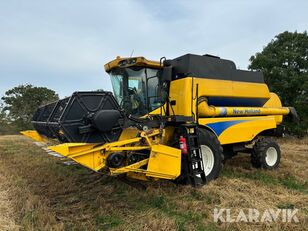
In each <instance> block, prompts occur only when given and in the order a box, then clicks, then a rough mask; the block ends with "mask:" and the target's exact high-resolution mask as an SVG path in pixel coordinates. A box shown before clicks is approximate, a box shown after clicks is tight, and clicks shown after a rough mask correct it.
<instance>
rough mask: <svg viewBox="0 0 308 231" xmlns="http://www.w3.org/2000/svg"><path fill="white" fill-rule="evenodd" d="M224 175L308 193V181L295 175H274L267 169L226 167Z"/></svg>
mask: <svg viewBox="0 0 308 231" xmlns="http://www.w3.org/2000/svg"><path fill="white" fill-rule="evenodd" d="M222 175H223V176H225V177H228V178H245V179H251V180H257V181H260V182H262V183H263V184H265V185H268V186H272V185H280V186H283V187H285V188H287V189H290V190H295V191H300V192H303V193H306V194H308V181H305V182H304V183H301V182H299V181H297V180H296V179H295V177H293V176H288V177H285V178H282V177H278V178H277V177H274V176H271V175H269V174H267V173H266V171H265V170H257V171H256V172H249V173H244V172H237V171H235V170H233V169H230V168H225V169H224V170H223V171H222Z"/></svg>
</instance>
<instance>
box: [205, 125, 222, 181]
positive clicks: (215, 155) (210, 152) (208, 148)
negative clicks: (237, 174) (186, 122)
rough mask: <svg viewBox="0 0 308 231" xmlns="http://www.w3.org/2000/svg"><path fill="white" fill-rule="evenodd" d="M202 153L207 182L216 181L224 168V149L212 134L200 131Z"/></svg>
mask: <svg viewBox="0 0 308 231" xmlns="http://www.w3.org/2000/svg"><path fill="white" fill-rule="evenodd" d="M199 143H200V152H201V156H202V160H203V167H204V173H205V175H206V178H207V181H208V182H209V181H211V180H214V179H216V178H217V177H218V176H219V174H220V172H221V170H222V167H223V159H224V156H223V149H222V147H221V145H220V143H219V141H218V139H217V137H216V135H215V134H213V133H212V132H210V131H208V130H205V129H199Z"/></svg>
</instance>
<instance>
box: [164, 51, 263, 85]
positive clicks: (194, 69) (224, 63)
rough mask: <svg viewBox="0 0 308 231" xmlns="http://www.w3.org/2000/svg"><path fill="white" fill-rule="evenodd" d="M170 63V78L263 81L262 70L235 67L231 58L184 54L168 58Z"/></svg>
mask: <svg viewBox="0 0 308 231" xmlns="http://www.w3.org/2000/svg"><path fill="white" fill-rule="evenodd" d="M168 63H169V64H170V65H172V67H173V68H172V70H173V71H172V79H173V80H175V79H179V78H185V77H188V76H189V77H198V78H207V79H220V80H231V81H241V82H252V83H264V77H263V74H262V72H255V71H245V70H239V69H236V66H235V63H234V62H233V61H231V60H226V59H221V58H219V57H217V56H213V55H194V54H186V55H183V56H180V57H178V58H175V59H172V60H168Z"/></svg>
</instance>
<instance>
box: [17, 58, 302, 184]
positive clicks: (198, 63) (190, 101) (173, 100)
mask: <svg viewBox="0 0 308 231" xmlns="http://www.w3.org/2000/svg"><path fill="white" fill-rule="evenodd" d="M105 70H106V72H107V73H108V74H109V75H110V77H111V82H112V85H113V94H112V93H111V92H75V93H74V94H73V95H72V96H71V97H68V98H65V99H62V100H59V101H58V102H54V103H52V104H49V105H46V106H43V107H40V108H39V109H38V110H37V112H36V113H35V115H34V118H33V126H34V128H35V129H36V131H25V132H24V133H23V134H25V135H27V136H29V137H32V138H34V139H36V140H38V141H44V140H45V139H46V137H47V138H52V139H57V140H58V141H59V142H60V143H61V144H59V145H56V146H51V147H49V148H50V149H51V150H54V151H55V152H58V153H60V154H61V155H63V156H66V157H68V158H70V159H72V160H74V161H76V162H78V163H80V164H81V165H83V166H85V167H88V168H90V169H92V170H94V171H102V172H106V173H108V174H110V175H119V174H125V175H126V176H127V177H130V178H135V179H139V180H157V179H169V180H175V181H176V182H179V183H191V184H193V185H202V184H205V183H206V182H207V181H210V180H213V179H215V178H217V177H218V176H219V173H220V171H221V169H222V166H223V163H224V161H225V160H226V159H228V158H231V157H232V156H234V155H235V154H236V153H237V152H246V153H249V154H251V162H252V165H253V166H255V167H259V168H265V169H273V168H276V167H277V166H278V164H279V162H280V156H281V153H280V149H279V146H278V144H277V143H276V142H274V141H272V140H271V139H269V138H268V136H281V135H283V132H284V128H283V126H281V125H280V124H281V122H282V119H283V116H284V115H288V114H291V115H294V116H296V111H295V110H294V108H287V107H282V105H281V102H280V100H279V97H278V96H277V95H276V94H275V93H272V92H269V89H268V87H267V85H266V84H265V83H264V79H263V75H262V73H261V72H252V71H243V70H238V69H236V67H235V64H234V63H233V62H232V61H229V60H224V59H220V58H219V57H215V56H211V55H204V56H199V55H192V54H187V55H184V56H181V57H179V58H176V59H173V60H166V59H165V58H162V59H161V60H160V62H155V61H149V60H147V59H145V58H143V57H134V58H120V57H117V58H116V59H115V60H113V61H111V62H109V63H107V64H106V65H105ZM261 137H262V138H261Z"/></svg>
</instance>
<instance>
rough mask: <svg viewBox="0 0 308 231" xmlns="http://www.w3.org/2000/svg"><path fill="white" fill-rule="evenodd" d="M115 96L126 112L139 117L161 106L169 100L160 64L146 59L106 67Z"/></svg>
mask: <svg viewBox="0 0 308 231" xmlns="http://www.w3.org/2000/svg"><path fill="white" fill-rule="evenodd" d="M105 69H106V71H107V72H108V74H109V75H110V78H111V83H112V87H113V93H114V96H115V98H116V100H117V102H118V103H119V105H120V106H121V108H123V109H124V110H125V111H126V112H127V113H129V114H131V115H133V116H136V117H140V116H143V115H146V114H148V113H150V112H152V111H153V110H155V109H157V108H159V107H161V106H162V105H163V104H164V103H165V100H166V95H167V94H166V91H165V90H164V87H163V86H162V85H163V84H162V81H161V78H160V76H161V68H160V65H159V63H157V62H153V61H148V60H146V59H145V58H143V57H138V58H128V59H121V58H117V59H116V60H114V61H112V62H110V63H108V64H106V65H105Z"/></svg>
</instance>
